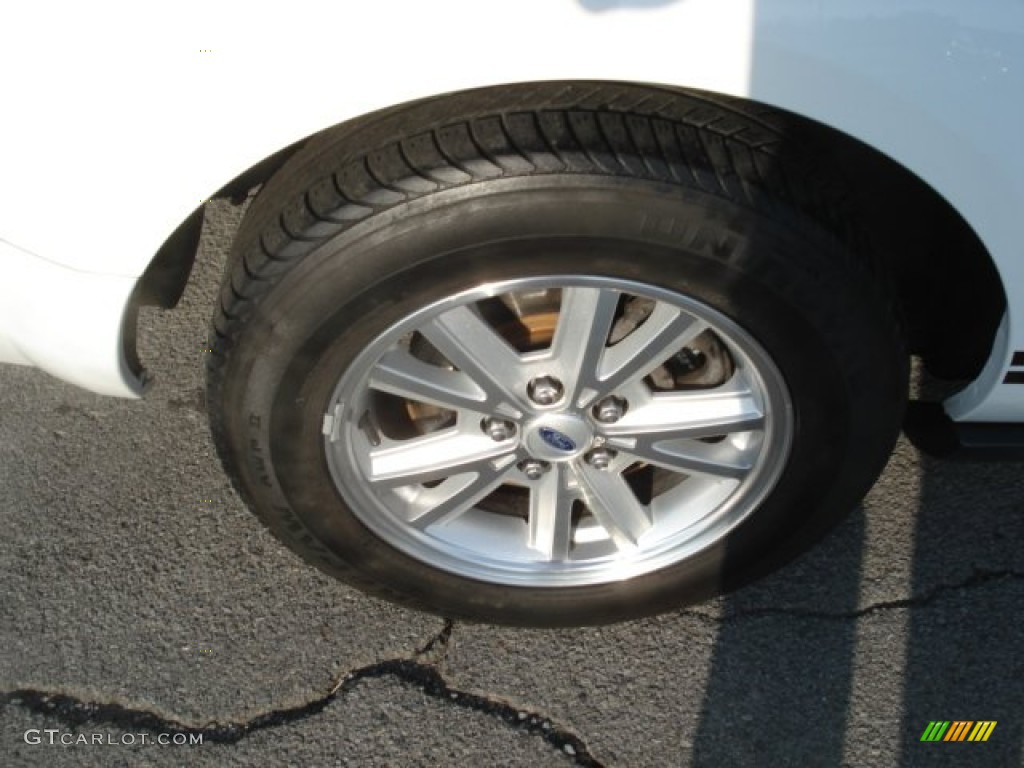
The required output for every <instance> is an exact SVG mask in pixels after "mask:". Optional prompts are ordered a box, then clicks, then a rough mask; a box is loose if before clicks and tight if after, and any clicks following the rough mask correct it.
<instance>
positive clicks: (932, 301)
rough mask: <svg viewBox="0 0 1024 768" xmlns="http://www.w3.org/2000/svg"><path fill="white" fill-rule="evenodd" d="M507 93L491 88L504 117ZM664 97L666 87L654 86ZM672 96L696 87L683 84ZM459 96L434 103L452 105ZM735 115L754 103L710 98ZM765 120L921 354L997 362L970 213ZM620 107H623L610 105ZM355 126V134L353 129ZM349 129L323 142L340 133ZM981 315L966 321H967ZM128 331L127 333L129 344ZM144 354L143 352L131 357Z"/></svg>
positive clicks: (160, 273) (869, 157)
mask: <svg viewBox="0 0 1024 768" xmlns="http://www.w3.org/2000/svg"><path fill="white" fill-rule="evenodd" d="M501 89H502V87H501V86H495V87H491V88H488V89H481V93H486V94H487V95H488V96H489V98H488V99H487V101H488V102H489V103H490V105H491V106H492V108H493V109H494V110H495V111H496V112H500V111H501V106H500V105H501V100H500V98H497V95H498V94H499V93H500V91H501ZM651 89H652V91H654V92H657V91H659V90H664V89H663V88H659V87H655V86H652V87H651ZM672 90H679V91H686V89H683V88H676V89H672ZM452 95H453V94H448V95H442V96H437V97H434V98H432V99H428V100H425V101H430V102H434V103H435V105H443V102H444V100H445V99H446V98H450V97H451V96H452ZM702 95H703V96H705V97H710V99H711V100H716V101H718V102H719V103H721V104H722V105H723V109H728V107H729V105H730V104H737V103H743V104H744V106H745V107H746V108H748V109H749V108H750V106H751V105H750V104H749V102H743V101H742V100H737V99H733V98H731V97H721V96H717V95H712V94H706V93H704V94H702ZM422 104H423V102H422V101H421V102H410V103H409V104H403V105H397V106H394V107H390V108H388V109H386V110H382V111H381V112H377V113H373V114H370V115H364V116H361V117H357V118H354V119H353V120H351V121H349V122H347V123H345V124H344V126H343V127H340V128H341V133H342V134H351V133H352V132H353V130H354V129H355V128H356V127H357V126H359V125H360V124H364V123H366V122H368V121H373V120H374V119H377V118H379V117H381V116H383V115H385V114H394V113H396V112H402V111H404V110H406V109H411V108H413V107H414V106H417V105H422ZM754 106H755V107H756V110H757V111H758V114H759V116H760V117H763V118H764V119H766V120H769V121H770V122H772V123H773V124H775V125H776V126H779V125H781V126H783V130H784V135H785V136H786V139H785V146H784V147H783V151H784V152H787V153H789V154H790V155H791V157H792V156H798V155H802V154H807V155H809V156H810V155H813V159H812V160H811V162H813V163H815V164H824V165H825V168H824V169H821V168H819V172H820V171H821V170H824V171H825V172H826V173H828V172H829V171H833V172H835V174H836V176H837V178H836V179H835V180H834V181H835V183H836V185H837V187H842V188H841V189H837V188H833V189H832V190H831V191H832V192H834V193H836V194H839V195H842V196H843V197H852V201H851V202H852V205H851V209H852V210H855V211H856V213H857V219H858V220H857V222H856V224H858V225H859V227H858V228H859V229H860V230H861V231H862V234H863V235H864V237H866V238H867V239H868V241H869V242H870V245H871V246H872V248H873V250H874V251H875V253H876V254H877V255H878V256H879V262H880V266H881V267H882V269H883V270H884V271H885V272H886V273H888V274H889V275H891V276H892V279H893V281H894V283H895V285H896V289H897V295H898V297H899V301H900V304H901V309H902V313H903V316H904V319H905V322H906V327H907V331H908V343H909V350H910V352H911V354H915V355H919V356H921V358H922V359H923V361H924V363H925V365H926V367H927V368H928V370H929V371H930V372H931V373H932V374H934V375H936V376H938V377H940V378H945V379H967V380H969V379H973V378H975V377H976V376H977V375H978V374H979V372H980V370H981V368H982V366H983V365H984V363H985V361H986V360H987V358H988V356H989V353H990V350H991V346H992V342H993V339H994V337H995V333H996V329H997V327H998V324H999V321H1000V319H1001V318H1002V316H1003V313H1004V311H1005V307H1006V296H1005V293H1004V290H1003V286H1002V283H1001V281H1000V278H999V274H998V271H997V270H996V268H995V265H994V264H993V262H992V259H991V257H990V256H989V254H988V252H987V250H986V249H985V247H984V245H983V244H982V243H981V241H980V240H979V238H978V237H977V235H976V234H975V233H974V231H973V230H972V229H971V227H970V226H969V225H968V224H967V222H966V221H965V220H964V219H963V218H962V217H961V216H960V214H959V213H958V212H957V211H956V210H955V209H954V208H953V207H952V206H951V205H950V204H949V203H948V202H947V201H946V200H945V199H944V198H942V196H941V195H939V194H938V193H937V192H936V191H935V190H934V189H932V188H931V187H930V186H929V185H928V184H927V183H926V182H924V181H923V180H922V179H920V178H919V177H918V176H916V175H915V174H914V173H912V172H911V171H910V170H908V169H907V168H905V167H903V166H902V165H900V164H899V163H897V162H895V161H894V160H892V159H891V158H889V157H887V156H886V155H884V154H882V153H881V152H879V151H877V150H875V149H874V148H872V147H870V146H868V145H867V144H864V143H863V142H860V141H858V140H857V139H855V138H853V137H851V136H849V135H847V134H845V133H842V132H841V131H838V130H836V129H834V128H831V127H829V126H826V125H823V124H821V123H818V122H816V121H813V120H810V119H808V118H804V117H801V116H799V115H795V114H793V113H790V112H786V111H784V110H780V109H776V108H773V107H770V106H765V105H754ZM607 108H608V109H610V110H618V109H620V107H618V106H617V105H609V106H608V107H607ZM346 129H348V130H346ZM338 131H339V126H334V127H332V128H328V129H326V130H325V131H323V132H321V133H320V134H315V135H314V136H320V135H324V134H327V133H328V132H331V133H332V134H337V132H338ZM312 138H313V137H307V138H306V139H303V140H301V141H299V142H296V143H295V144H292V145H291V146H289V147H286V148H284V149H282V150H280V151H279V152H276V153H275V154H273V155H271V156H270V157H268V158H266V159H265V160H263V161H261V162H260V163H258V164H257V165H255V166H253V167H252V168H250V169H248V170H247V171H245V172H243V173H241V174H239V175H238V176H237V177H235V178H234V179H233V180H231V181H230V182H228V183H227V184H225V185H224V186H223V187H222V188H221V189H220V190H219V191H218V192H217V194H216V195H214V197H221V198H224V197H227V198H230V199H232V201H233V202H235V203H240V202H241V201H243V200H244V199H245V197H246V195H247V194H248V192H249V190H250V189H252V188H253V187H255V186H257V185H259V184H262V183H265V182H267V181H268V180H270V179H271V177H273V176H274V174H275V173H276V172H277V171H278V170H279V169H280V168H281V167H282V166H283V165H284V164H285V163H286V162H287V161H288V160H289V158H291V157H292V156H293V155H295V154H296V153H297V152H298V151H299V150H300V149H301V148H302V147H303V146H304V145H305V144H306V143H307V142H308V141H309V140H310V139H312ZM202 222H203V208H202V207H200V208H197V209H196V210H195V211H194V212H193V214H192V215H191V216H189V218H188V219H186V220H185V221H184V222H182V224H181V225H180V226H179V227H178V229H177V230H175V232H174V233H173V234H172V235H171V236H170V237H169V238H168V239H167V241H166V242H165V243H164V245H163V246H162V247H161V249H160V250H159V251H158V252H157V254H156V256H155V257H154V259H153V261H152V263H151V264H150V266H149V268H147V270H146V272H145V273H144V275H143V276H142V278H141V279H140V281H139V287H138V289H137V291H136V301H135V302H134V303H135V305H136V306H138V305H157V306H161V307H165V308H170V307H173V306H175V305H176V303H177V302H178V300H179V299H180V297H181V295H182V293H183V292H184V289H185V284H186V282H187V280H188V276H189V274H190V272H191V269H192V265H193V263H194V260H195V254H196V250H197V247H198V244H199V235H200V231H201V229H202ZM965 317H969V318H971V321H970V322H964V321H963V318H965ZM127 337H128V335H127V334H126V338H127ZM130 357H131V358H134V350H132V353H131V354H130Z"/></svg>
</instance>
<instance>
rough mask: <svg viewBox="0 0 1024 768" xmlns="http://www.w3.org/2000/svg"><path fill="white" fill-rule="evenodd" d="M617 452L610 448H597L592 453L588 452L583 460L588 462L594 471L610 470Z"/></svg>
mask: <svg viewBox="0 0 1024 768" xmlns="http://www.w3.org/2000/svg"><path fill="white" fill-rule="evenodd" d="M615 455H616V454H615V451H613V450H611V449H610V448H595V449H594V450H592V451H588V452H587V455H586V456H584V457H583V458H584V459H586V460H587V463H588V464H589V465H590V466H592V467H593V468H594V469H608V467H609V466H611V463H612V459H614V458H615Z"/></svg>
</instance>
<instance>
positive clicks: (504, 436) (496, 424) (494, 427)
mask: <svg viewBox="0 0 1024 768" xmlns="http://www.w3.org/2000/svg"><path fill="white" fill-rule="evenodd" d="M480 428H481V429H483V431H484V432H486V433H487V435H488V437H490V438H491V440H493V441H494V442H496V443H500V442H503V441H505V440H508V439H509V438H510V437H512V435H514V434H515V433H516V425H515V424H513V423H512V422H511V421H505V420H504V419H484V420H483V421H482V422H481V423H480Z"/></svg>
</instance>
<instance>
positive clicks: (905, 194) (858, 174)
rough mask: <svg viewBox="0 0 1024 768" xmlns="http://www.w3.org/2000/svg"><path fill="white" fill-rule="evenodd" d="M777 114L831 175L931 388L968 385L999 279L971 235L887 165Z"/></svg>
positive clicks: (840, 136) (914, 181)
mask: <svg viewBox="0 0 1024 768" xmlns="http://www.w3.org/2000/svg"><path fill="white" fill-rule="evenodd" d="M784 114H785V115H786V118H787V119H788V120H789V121H791V123H792V125H793V129H794V141H793V142H792V143H794V144H796V145H797V146H803V145H806V144H811V143H813V144H814V145H815V146H814V150H815V154H817V155H818V156H820V157H824V158H826V159H827V161H829V162H831V163H834V164H835V166H837V170H838V171H839V173H840V175H841V177H842V180H843V183H844V184H845V185H846V186H847V187H848V192H849V194H850V195H852V197H853V200H852V205H851V209H852V210H854V211H856V213H857V219H858V221H857V222H856V223H857V225H858V227H859V229H860V230H861V231H862V233H863V235H864V236H865V237H866V238H867V240H868V242H869V244H870V246H871V247H872V249H873V251H874V252H875V253H876V254H877V256H878V259H879V263H880V264H879V265H880V266H881V267H882V269H884V270H885V272H887V273H888V274H890V275H891V276H892V279H893V281H894V283H895V286H896V293H897V296H898V299H899V301H900V304H901V310H902V313H903V317H904V321H905V323H906V330H907V342H908V349H909V351H910V353H911V354H913V355H918V356H920V357H921V358H922V361H923V363H924V364H925V366H926V368H927V369H928V371H929V372H930V373H931V374H933V375H934V376H937V377H938V378H942V379H949V380H971V379H974V378H976V377H977V376H978V375H979V374H980V372H981V369H982V367H983V366H984V364H985V362H986V360H987V359H988V357H989V355H990V352H991V348H992V343H993V341H994V339H995V335H996V330H997V329H998V326H999V322H1000V320H1001V319H1002V317H1003V314H1004V312H1005V310H1006V294H1005V291H1004V288H1003V284H1002V281H1001V279H1000V277H999V273H998V270H997V269H996V267H995V264H994V263H993V261H992V258H991V256H990V255H989V253H988V250H987V249H986V248H985V246H984V245H983V244H982V242H981V240H980V239H979V238H978V236H977V234H976V233H975V232H974V230H973V229H972V228H971V226H970V225H969V224H968V223H967V222H966V221H965V220H964V219H963V217H962V216H961V215H960V214H959V213H958V212H957V211H956V210H955V209H954V208H953V207H952V205H950V204H949V203H948V202H947V201H946V200H945V199H944V198H943V197H942V196H941V195H940V194H939V193H938V192H936V191H935V190H934V189H933V188H932V187H931V186H930V185H929V184H928V183H926V182H925V181H924V180H922V179H921V178H920V177H918V176H917V175H915V174H914V173H913V172H912V171H910V170H908V169H907V168H905V167H904V166H902V165H900V164H899V163H897V162H896V161H894V160H893V159H891V158H890V157H888V156H886V155H884V154H882V153H881V152H879V151H878V150H876V149H874V148H872V147H870V146H869V145H867V144H864V143H863V142H861V141H859V140H857V139H854V138H852V137H851V136H849V135H847V134H844V133H842V132H840V131H838V130H835V129H833V128H831V127H829V126H826V125H823V124H821V123H817V122H814V121H812V120H809V119H806V118H803V117H800V116H797V115H793V114H792V113H784ZM798 151H799V150H798ZM965 318H970V320H969V321H966V322H965V320H964V319H965Z"/></svg>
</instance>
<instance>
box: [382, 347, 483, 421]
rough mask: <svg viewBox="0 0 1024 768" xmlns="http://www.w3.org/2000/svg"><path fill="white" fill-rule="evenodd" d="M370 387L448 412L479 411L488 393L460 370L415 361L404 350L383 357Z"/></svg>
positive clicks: (394, 351) (395, 350)
mask: <svg viewBox="0 0 1024 768" xmlns="http://www.w3.org/2000/svg"><path fill="white" fill-rule="evenodd" d="M370 387H372V388H373V389H376V390H378V391H380V392H388V393H390V394H392V395H397V396H398V397H405V398H408V399H410V400H416V401H417V402H421V403H429V404H430V405H436V406H439V407H441V408H447V409H449V410H453V411H454V410H473V411H477V412H482V411H483V410H484V403H485V401H486V399H487V394H486V393H485V392H484V390H483V389H482V388H480V387H479V386H477V385H476V384H475V383H474V382H473V380H472V379H471V378H470V377H469V376H467V375H466V374H465V373H463V372H461V371H450V370H448V369H447V368H441V367H439V366H436V365H430V364H429V363H425V362H423V361H422V360H418V359H416V358H415V357H413V356H412V355H411V354H409V353H408V352H407V351H405V350H401V349H394V350H391V351H390V352H388V353H387V354H386V355H384V356H383V357H382V358H381V359H380V360H379V361H377V364H376V365H375V366H374V368H373V372H372V373H371V374H370Z"/></svg>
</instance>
